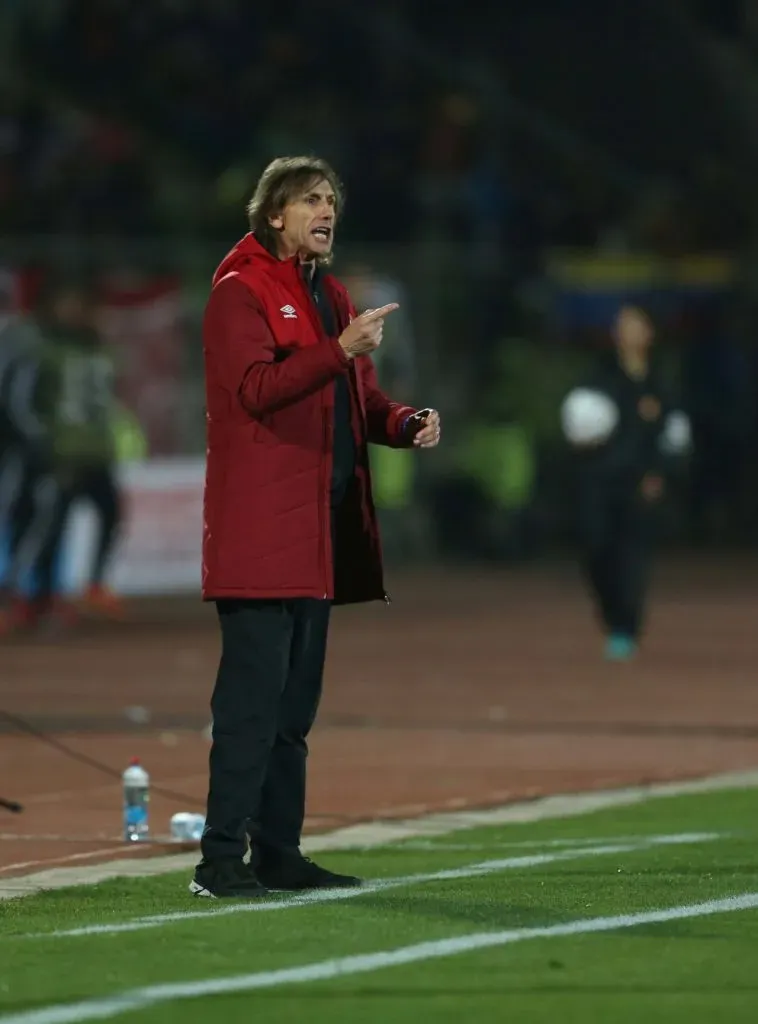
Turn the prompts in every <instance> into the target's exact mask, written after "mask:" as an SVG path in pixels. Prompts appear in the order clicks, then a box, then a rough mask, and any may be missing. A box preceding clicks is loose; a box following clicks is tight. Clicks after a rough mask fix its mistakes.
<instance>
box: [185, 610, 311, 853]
mask: <svg viewBox="0 0 758 1024" xmlns="http://www.w3.org/2000/svg"><path fill="white" fill-rule="evenodd" d="M217 609H218V616H219V620H220V623H221V640H222V651H221V661H220V665H219V669H218V675H217V678H216V686H215V689H214V692H213V697H212V700H211V711H212V714H213V744H212V747H211V753H210V790H209V794H208V809H207V815H206V827H205V832H204V835H203V838H202V843H201V849H202V855H203V859H204V860H206V861H209V860H217V859H221V858H236V859H241V858H242V857H243V856H244V854H245V852H246V849H247V838H248V836H249V837H250V842H251V844H252V847H253V853H254V856H256V857H262V858H266V857H269V858H271V857H276V856H281V854H282V852H285V853H286V852H287V851H289V852H295V851H297V850H298V848H299V846H300V837H301V832H302V827H303V819H304V817H305V786H306V758H307V754H308V745H307V736H308V733H309V732H310V729H311V726H312V725H313V723H314V721H315V718H316V712H317V711H318V706H319V702H320V698H321V691H322V681H323V675H324V661H325V659H326V645H327V633H328V629H329V616H330V610H331V602H330V601H318V600H311V599H307V598H296V599H293V600H289V601H279V600H270V601H269V600H261V601H238V600H224V601H218V602H217Z"/></svg>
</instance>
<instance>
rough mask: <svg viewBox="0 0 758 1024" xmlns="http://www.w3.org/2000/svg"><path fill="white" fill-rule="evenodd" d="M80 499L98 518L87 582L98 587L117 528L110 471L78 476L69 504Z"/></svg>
mask: <svg viewBox="0 0 758 1024" xmlns="http://www.w3.org/2000/svg"><path fill="white" fill-rule="evenodd" d="M80 498H84V499H86V500H88V501H90V502H91V503H92V505H93V506H94V508H95V511H96V512H97V516H98V522H99V531H98V537H97V545H96V547H95V559H94V562H93V565H92V571H91V574H90V582H92V583H96V584H101V583H102V582H103V579H104V577H105V571H106V569H107V568H108V561H109V559H110V556H111V553H112V551H113V548H114V545H115V542H116V538H117V535H118V529H119V526H120V525H121V503H120V501H119V493H118V485H117V483H116V475H115V472H114V469H113V468H112V467H111V466H97V467H94V468H93V469H86V470H84V471H83V472H82V473H81V474H79V476H78V477H77V478H76V480H75V482H74V485H73V492H72V494H71V500H77V499H80Z"/></svg>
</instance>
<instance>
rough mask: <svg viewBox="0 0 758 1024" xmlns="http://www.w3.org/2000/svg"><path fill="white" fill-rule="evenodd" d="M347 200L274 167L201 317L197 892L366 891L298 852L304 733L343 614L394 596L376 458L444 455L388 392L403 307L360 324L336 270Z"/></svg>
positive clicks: (319, 174)
mask: <svg viewBox="0 0 758 1024" xmlns="http://www.w3.org/2000/svg"><path fill="white" fill-rule="evenodd" d="M341 202H342V198H341V189H340V185H339V182H338V180H337V178H336V176H335V174H334V171H333V170H332V169H331V168H330V167H329V166H328V165H327V164H326V163H324V162H323V161H321V160H317V159H313V158H308V157H303V158H286V159H278V160H275V161H274V162H273V163H272V164H270V165H269V167H268V168H267V169H266V170H265V171H264V173H263V175H262V177H261V179H260V181H259V183H258V186H257V188H256V191H255V194H254V196H253V198H252V200H251V202H250V204H249V207H248V215H249V221H250V227H251V231H250V233H249V234H247V235H246V236H245V237H244V238H243V239H242V240H241V242H240V243H239V244H238V245H237V246H235V248H234V249H233V250H232V251H231V253H229V255H228V256H227V257H226V258H225V259H224V260H223V261H222V263H221V265H220V266H219V268H218V270H217V271H216V273H215V275H214V278H213V285H212V290H211V295H210V298H209V300H208V305H207V308H206V312H205V319H204V329H203V346H204V356H205V379H206V404H207V434H208V444H207V476H206V487H205V511H204V534H203V577H202V592H203V598H204V599H205V600H206V601H213V602H215V604H216V607H217V611H218V616H219V621H220V625H221V640H222V654H221V662H220V666H219V670H218V675H217V678H216V685H215V689H214V692H213V697H212V700H211V711H212V717H213V726H212V729H213V743H212V748H211V754H210V788H209V795H208V807H207V815H206V825H205V831H204V834H203V838H202V843H201V852H202V860H201V861H200V863H199V864H198V866H197V868H196V871H195V875H194V878H193V880H192V882H191V883H190V891H191V892H193V893H194V894H196V895H201V896H215V897H225V896H231V897H255V896H259V895H261V894H262V893H265V892H266V891H267V889H276V890H302V889H312V888H322V887H332V886H345V885H357V884H358V879H356V878H353V877H351V876H344V875H336V874H334V873H333V872H331V871H327V870H325V869H324V868H321V867H319V866H318V865H316V864H313V863H312V862H311V861H309V860H308V859H307V858H305V857H303V856H302V854H301V851H300V837H301V830H302V826H303V818H304V813H305V764H306V754H307V739H306V738H307V736H308V733H309V730H310V728H311V726H312V725H313V722H314V720H315V717H316V712H317V708H318V704H319V699H320V694H321V686H322V676H323V671H324V659H325V655H326V643H327V631H328V625H329V616H330V609H331V606H332V604H333V603H335V604H345V603H348V602H356V601H371V600H384V599H385V598H386V594H385V588H384V581H383V572H382V559H381V549H380V542H379V534H378V529H377V522H376V513H375V509H374V503H373V499H372V494H371V480H370V474H369V462H368V455H367V445H368V444H369V443H373V444H383V445H389V446H391V447H397V448H403V447H413V446H415V447H418V448H430V447H434V446H435V445H436V444H437V443H438V441H439V437H440V423H439V416H438V414H437V413H436V412H435V411H433V410H431V409H425V410H421V411H420V412H418V411H416V410H415V409H413V408H411V407H410V406H407V405H402V404H399V403H396V402H392V401H391V400H390V399H389V398H387V396H386V395H385V394H383V392H382V391H381V390H380V388H379V386H378V384H377V379H376V373H375V370H374V366H373V364H372V362H371V359H370V353H371V352H373V351H374V350H375V349H376V348H377V347H378V345H379V344H380V342H381V339H382V324H383V321H384V318H385V317H386V316H388V315H389V314H390V313H391V312H392V311H393V309H395V308H396V307H395V305H394V304H390V305H387V306H384V307H381V308H380V309H377V310H370V311H367V312H365V313H363V314H361V315H360V316H356V313H355V309H354V308H353V306H352V304H351V302H350V299H349V297H348V294H347V292H346V290H345V289H344V287H343V286H342V285H341V284H340V283H339V282H338V281H337V280H336V279H335V278H334V277H333V276H332V275H331V274H329V273H328V272H327V267H328V265H329V262H330V259H331V252H332V242H333V239H334V231H335V226H336V223H337V220H338V216H339V213H340V207H341ZM248 841H249V842H250V845H251V858H250V862H249V863H247V862H246V861H244V860H243V858H244V856H245V854H246V850H247V847H248Z"/></svg>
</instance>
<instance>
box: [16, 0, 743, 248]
mask: <svg viewBox="0 0 758 1024" xmlns="http://www.w3.org/2000/svg"><path fill="white" fill-rule="evenodd" d="M555 2H556V0H551V4H555ZM422 6H423V5H420V4H419V3H417V2H415V0H406V2H398V0H395V2H393V3H389V4H386V5H383V7H382V19H383V20H382V22H381V26H382V27H383V29H384V30H383V31H378V30H377V27H376V25H375V19H374V15H372V14H370V12H369V13H366V14H365V16H364V14H361V13H360V12H359V11H358V10H357V9H356V8H355V5H351V4H350V3H349V2H347V0H327V2H325V3H322V4H318V5H313V4H309V3H306V2H304V0H294V2H293V3H291V4H290V5H288V8H287V17H286V20H285V19H283V18H282V17H281V16H280V12H279V11H278V10H277V9H276V7H268V8H267V7H261V6H260V5H251V4H249V3H248V2H245V0H217V2H215V3H213V4H209V3H206V2H205V0H153V2H151V3H149V4H139V5H135V4H134V3H131V2H129V0H55V2H46V0H41V2H38V3H35V4H29V5H28V6H27V5H17V6H16V8H15V10H16V17H15V19H13V25H14V28H15V32H14V37H13V38H14V42H13V47H12V53H13V55H14V57H15V59H14V61H13V63H12V65H10V68H11V69H12V70H9V71H8V73H7V74H6V84H5V86H4V88H3V89H2V92H0V223H1V224H2V226H3V230H4V231H6V232H12V233H27V232H35V233H45V232H50V231H67V232H72V233H75V232H77V231H85V230H86V231H87V232H90V233H93V232H94V233H104V234H107V233H111V234H114V235H133V234H142V235H151V234H156V233H162V232H171V231H172V230H179V229H183V230H201V231H203V232H205V233H210V234H214V235H216V236H227V235H230V234H233V233H234V231H235V230H236V229H237V228H238V227H239V225H240V219H241V218H240V209H241V204H242V203H243V202H244V199H245V198H246V196H247V194H248V192H249V190H250V186H251V182H252V181H253V180H254V179H255V177H256V175H257V173H258V172H259V171H260V169H261V167H262V166H263V165H264V164H265V163H266V162H267V161H268V160H269V159H270V158H272V157H273V156H275V155H278V154H281V153H285V152H295V151H309V150H311V151H318V152H319V153H320V154H322V155H323V156H325V157H326V158H327V159H328V160H330V161H332V162H333V163H334V164H335V166H336V167H337V168H338V169H339V171H340V172H341V174H342V176H343V177H344V179H345V182H346V185H347V192H348V197H349V203H350V216H349V218H348V220H347V222H346V226H345V231H346V232H347V235H348V237H349V238H354V239H356V240H360V241H361V242H369V243H374V242H382V241H390V242H392V243H393V244H396V243H403V242H405V241H407V240H409V239H411V238H413V237H416V236H417V234H418V233H419V232H420V231H422V230H423V229H424V227H425V226H427V225H428V224H429V223H430V221H431V222H433V223H435V224H436V225H438V226H441V228H442V230H443V231H444V233H445V234H447V235H448V237H450V238H455V239H456V240H457V241H463V242H466V241H467V240H468V241H469V242H471V243H472V244H474V245H478V246H479V247H480V248H481V247H484V248H485V249H486V250H487V251H488V252H489V251H491V249H492V246H495V247H497V246H498V245H499V246H501V247H503V248H505V249H507V250H508V251H510V252H511V253H512V254H513V257H514V259H516V258H517V259H519V260H526V261H528V260H529V259H530V258H532V259H533V258H536V255H535V254H536V253H538V252H539V251H540V250H541V249H542V248H543V247H544V246H545V245H553V244H558V245H577V246H579V245H596V246H600V247H611V248H624V247H627V246H630V247H640V246H643V247H644V246H647V247H648V248H649V247H651V246H652V247H653V248H656V247H657V248H661V249H664V250H665V249H669V250H671V249H676V248H677V247H683V248H687V247H688V246H689V247H690V248H691V247H692V246H695V247H702V248H709V247H711V248H712V247H719V246H722V245H725V244H728V245H734V244H739V242H740V240H741V230H742V221H741V220H740V218H739V217H738V216H736V215H735V188H736V182H735V180H734V177H733V175H732V173H731V170H730V169H729V167H728V166H726V165H725V164H724V163H723V162H721V161H720V160H719V158H718V154H716V155H715V156H714V157H712V156H711V155H710V154H708V155H707V156H706V158H704V159H703V160H702V161H701V162H700V163H699V164H696V165H695V166H693V168H692V173H691V175H690V176H689V180H688V181H685V182H679V183H678V184H677V185H676V186H674V185H673V184H672V183H671V181H667V180H658V181H649V180H646V181H643V180H636V179H633V180H627V181H625V182H622V181H621V180H619V178H618V176H617V175H616V176H614V175H613V174H609V173H608V168H606V167H605V166H602V167H601V165H602V164H603V160H602V157H598V154H597V153H596V152H594V151H592V150H589V151H583V150H582V148H581V147H578V148H576V147H574V148H573V149H572V147H571V145H569V147H568V150H567V149H566V148H565V146H564V147H563V148H561V146H560V145H558V137H559V136H560V131H561V128H560V126H557V127H556V126H552V128H551V126H548V128H547V136H548V138H547V140H546V138H545V131H544V126H542V127H541V128H540V130H539V131H537V127H536V123H530V122H529V118H527V123H526V124H524V123H523V122H519V121H518V119H517V120H516V121H515V122H511V123H509V124H508V125H507V126H506V125H505V124H504V123H502V120H501V119H500V113H501V111H499V108H498V96H499V95H500V94H501V93H502V92H504V91H505V88H506V83H507V77H508V68H507V66H503V59H502V58H501V57H499V55H498V52H497V48H495V47H494V46H493V33H494V35H495V36H496V35H497V33H498V31H501V32H502V40H503V47H505V45H506V41H507V40H508V39H509V38H510V36H512V34H513V33H512V31H510V32H509V31H508V30H509V29H512V26H510V25H509V24H508V23H507V21H506V13H507V12H505V11H504V10H503V11H499V10H492V9H490V12H489V16H488V18H487V19H479V18H470V19H468V20H467V21H466V23H465V25H463V26H462V25H461V23H460V20H459V19H458V18H449V17H442V16H440V17H439V18H436V19H435V22H434V24H433V25H432V26H430V25H429V24H428V20H427V19H425V15H424V14H423V10H422ZM475 6H476V5H475ZM507 16H508V17H511V18H512V17H513V12H509V13H508V14H507ZM6 18H9V15H8V14H7V13H6ZM501 22H502V24H500V23H501ZM9 24H10V22H9ZM393 33H394V34H393ZM390 40H391V41H392V42H391V43H390ZM422 44H423V47H425V49H424V48H422ZM451 52H458V53H460V54H461V57H460V60H461V64H462V65H464V64H465V61H466V59H467V58H466V54H471V55H475V57H476V60H477V61H478V62H479V64H480V70H481V72H482V74H485V75H489V76H490V80H489V83H488V84H487V85H482V86H481V87H479V86H477V83H476V82H473V81H471V80H470V78H467V77H466V76H465V75H463V74H461V75H457V74H456V73H454V72H453V70H452V65H451V63H450V61H449V60H448V59H447V56H448V55H449V54H450V53H451ZM551 130H552V131H553V134H554V137H553V138H552V139H551V136H550V133H551ZM556 146H558V148H556ZM558 157H560V158H558ZM714 214H716V215H715V216H714Z"/></svg>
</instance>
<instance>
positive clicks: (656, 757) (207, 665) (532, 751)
mask: <svg viewBox="0 0 758 1024" xmlns="http://www.w3.org/2000/svg"><path fill="white" fill-rule="evenodd" d="M756 581H758V572H756V566H755V565H754V564H747V563H745V562H743V563H741V564H740V565H739V566H737V565H734V564H730V565H727V564H723V565H718V564H705V563H701V564H700V565H699V566H698V567H697V568H695V567H693V566H680V567H678V568H677V567H669V568H668V569H667V570H666V572H665V573H662V574H661V578H660V580H659V583H658V586H657V589H656V600H655V603H654V607H653V609H652V613H651V629H650V636H649V641H648V644H647V646H646V649H645V652H644V655H643V657H641V658H640V660H639V661H638V662H637V663H635V664H633V665H629V666H607V665H605V664H604V663H603V661H602V660H601V659H600V658H599V640H598V636H597V634H596V631H595V628H594V624H593V621H592V617H591V614H590V611H589V608H588V606H587V603H586V600H585V597H584V594H583V592H582V590H581V588H580V586H579V584H578V582H577V580H576V579H575V577H574V574H573V572H571V571H567V570H562V569H554V570H551V571H545V570H542V571H539V572H535V571H525V572H517V573H512V574H491V575H482V574H474V573H448V574H445V573H441V572H435V573H429V574H416V575H414V576H405V577H404V576H402V575H401V574H395V578H392V579H391V580H390V584H391V587H390V589H391V591H392V593H393V595H394V598H395V601H394V604H393V606H392V607H391V608H389V609H386V608H384V607H382V606H380V605H375V606H370V607H364V608H353V609H342V610H339V611H338V612H337V613H336V614H335V624H334V632H333V639H332V647H331V652H330V657H329V670H328V683H327V694H326V698H325V702H324V705H323V709H322V713H321V717H320V720H319V724H318V727H317V729H316V731H315V733H314V736H313V742H312V745H311V749H312V759H311V776H310V781H311V787H310V796H309V814H310V818H309V828H310V829H315V828H326V827H329V826H333V825H338V824H343V823H345V822H347V821H352V820H359V819H365V818H371V817H376V816H385V815H386V816H390V815H398V814H402V815H407V814H412V813H415V812H418V811H420V809H421V808H422V807H423V808H452V807H462V806H471V805H485V804H488V803H502V802H506V801H507V800H511V799H516V798H520V797H525V796H533V795H538V794H543V793H552V792H559V791H575V790H579V789H591V788H599V787H603V788H606V787H611V786H615V785H622V784H627V783H632V782H641V781H652V780H662V779H669V778H681V777H687V776H695V775H700V774H703V773H707V772H712V771H713V772H715V771H725V770H731V769H737V768H747V767H754V766H756V765H758V685H756V680H757V679H758V672H757V671H756V670H757V669H758V583H757V582H756ZM217 653H218V642H217V636H216V629H215V622H214V620H213V617H212V614H211V612H210V610H209V609H204V608H202V607H200V606H198V604H197V603H196V602H164V603H160V604H145V605H141V606H139V607H136V608H135V609H134V617H133V620H132V621H131V622H130V623H128V624H126V625H123V626H121V627H119V628H114V627H108V628H98V629H96V630H90V631H89V632H88V633H86V634H85V633H82V634H80V635H78V636H72V637H70V638H67V639H66V640H65V641H59V642H58V643H56V644H50V643H44V644H42V643H38V644H36V645H31V644H28V643H27V644H21V643H15V644H13V645H8V646H5V647H3V648H2V649H0V708H3V709H5V710H6V711H8V712H10V713H11V714H18V715H21V716H23V717H24V719H25V720H26V721H30V722H31V723H32V724H33V726H35V727H38V728H42V729H52V730H54V731H55V738H56V739H58V740H62V741H63V742H65V743H66V744H67V745H68V746H69V747H70V748H72V749H73V750H74V751H75V752H77V753H78V754H81V755H85V756H90V757H93V758H95V759H96V760H98V761H100V762H103V763H104V764H105V765H107V766H110V767H111V768H112V769H113V770H114V772H115V773H119V772H120V771H121V770H122V769H123V767H124V766H125V764H126V763H127V761H128V759H129V757H131V756H133V755H135V754H136V755H138V756H140V757H141V758H142V760H143V762H144V764H145V765H146V767H147V768H148V769H149V771H150V772H151V775H152V778H153V781H154V783H155V784H156V785H157V786H159V787H161V786H162V787H165V788H169V789H171V790H175V791H178V792H179V793H181V794H186V799H184V798H182V799H178V798H171V799H170V798H168V797H163V796H161V795H159V794H157V793H156V794H154V796H153V801H152V822H153V826H154V828H155V830H156V833H158V834H159V835H160V834H165V833H166V832H167V829H168V820H169V817H170V815H171V814H172V813H173V812H174V811H175V810H191V809H202V801H203V797H204V794H205V784H206V763H207V754H208V742H207V740H206V739H205V738H203V736H202V735H201V730H202V729H203V727H204V726H205V725H206V724H207V721H208V710H207V705H208V698H209V693H210V687H211V684H212V679H213V675H214V672H215V663H216V658H217ZM134 708H138V709H142V710H141V711H140V712H137V713H136V714H137V717H140V715H141V716H142V718H144V717H145V715H147V716H149V718H148V721H147V722H146V723H145V722H142V723H141V724H135V722H134V721H133V718H134V716H135V712H134V711H133V710H132V711H129V712H128V713H127V709H134ZM130 715H131V717H129V716H130ZM0 796H7V797H11V798H14V799H17V800H20V801H21V802H22V803H23V804H24V805H25V812H24V813H23V814H21V815H16V816H12V815H10V814H7V813H5V812H3V811H0V815H1V817H0V827H2V830H3V831H2V834H0V877H2V876H5V877H7V876H8V875H10V874H20V873H25V872H28V871H31V870H39V869H40V868H42V867H44V866H52V865H53V864H64V863H65V864H68V863H76V862H77V861H78V860H81V861H82V862H84V863H86V862H87V861H88V860H90V859H99V858H100V857H102V856H107V855H110V854H113V853H117V854H118V855H120V856H121V855H123V852H124V847H123V844H122V843H121V842H120V840H119V838H118V833H119V818H120V803H119V801H120V786H119V783H118V781H117V779H115V778H112V777H109V776H108V775H107V774H105V773H103V772H102V771H100V770H97V769H95V768H93V767H91V766H89V765H85V764H82V763H78V762H77V761H74V760H72V759H71V758H70V757H68V756H66V755H64V754H63V753H61V752H60V751H58V750H56V749H53V748H52V747H50V746H48V745H46V744H45V743H43V742H42V741H41V740H39V739H36V738H33V737H31V736H28V735H27V736H23V735H19V734H18V732H16V731H14V729H13V727H12V726H11V724H9V723H8V722H7V721H6V722H5V723H4V724H3V723H0ZM144 852H145V851H136V852H135V855H144ZM147 852H149V851H147Z"/></svg>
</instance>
